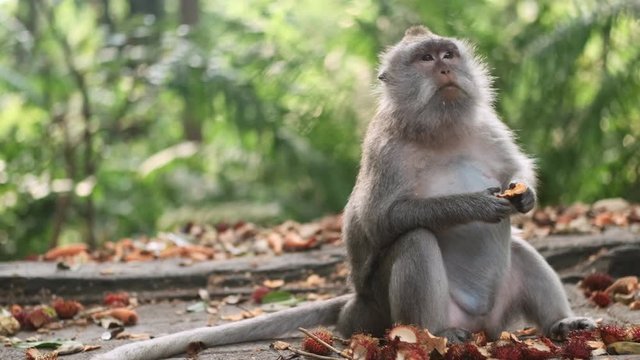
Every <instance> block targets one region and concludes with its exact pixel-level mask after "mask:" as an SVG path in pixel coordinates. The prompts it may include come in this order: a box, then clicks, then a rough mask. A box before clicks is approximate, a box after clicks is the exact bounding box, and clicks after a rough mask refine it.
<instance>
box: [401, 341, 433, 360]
mask: <svg viewBox="0 0 640 360" xmlns="http://www.w3.org/2000/svg"><path fill="white" fill-rule="evenodd" d="M396 359H403V360H429V354H428V353H427V351H426V350H425V349H424V348H422V347H421V346H420V345H418V344H410V343H400V344H399V345H398V352H397V354H396Z"/></svg>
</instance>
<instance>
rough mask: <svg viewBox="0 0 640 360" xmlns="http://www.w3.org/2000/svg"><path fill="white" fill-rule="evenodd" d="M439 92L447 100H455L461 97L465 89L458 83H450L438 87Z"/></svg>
mask: <svg viewBox="0 0 640 360" xmlns="http://www.w3.org/2000/svg"><path fill="white" fill-rule="evenodd" d="M438 92H439V93H440V94H441V95H442V97H443V98H444V99H445V100H449V101H451V100H455V99H457V98H458V97H460V95H462V93H464V90H462V89H461V88H460V87H459V86H458V85H457V84H454V83H448V84H445V85H443V86H441V87H440V88H439V89H438Z"/></svg>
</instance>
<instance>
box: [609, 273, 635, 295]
mask: <svg viewBox="0 0 640 360" xmlns="http://www.w3.org/2000/svg"><path fill="white" fill-rule="evenodd" d="M637 288H638V277H637V276H625V277H621V278H619V279H618V280H616V281H615V282H614V283H613V284H611V286H609V287H608V288H607V289H606V290H605V292H606V293H607V294H612V295H614V294H631V293H632V292H633V291H634V290H636V289H637Z"/></svg>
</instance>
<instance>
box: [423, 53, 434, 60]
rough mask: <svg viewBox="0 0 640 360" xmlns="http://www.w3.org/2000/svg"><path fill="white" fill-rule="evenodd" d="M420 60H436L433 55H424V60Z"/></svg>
mask: <svg viewBox="0 0 640 360" xmlns="http://www.w3.org/2000/svg"><path fill="white" fill-rule="evenodd" d="M420 60H422V61H433V60H434V58H433V56H431V54H424V55H422V58H421V59H420Z"/></svg>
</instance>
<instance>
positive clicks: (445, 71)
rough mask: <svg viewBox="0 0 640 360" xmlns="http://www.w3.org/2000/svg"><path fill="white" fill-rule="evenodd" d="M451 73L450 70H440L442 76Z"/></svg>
mask: <svg viewBox="0 0 640 360" xmlns="http://www.w3.org/2000/svg"><path fill="white" fill-rule="evenodd" d="M450 72H451V71H449V69H444V70H440V74H442V75H447V74H448V73H450Z"/></svg>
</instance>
